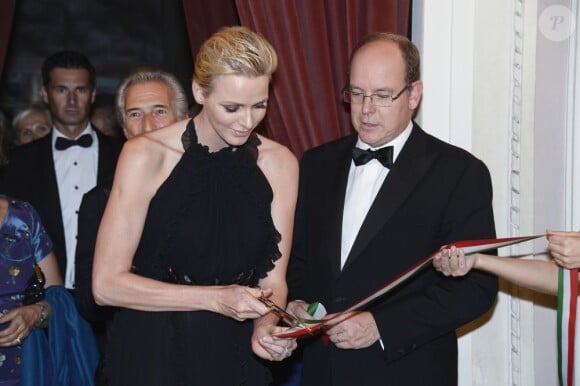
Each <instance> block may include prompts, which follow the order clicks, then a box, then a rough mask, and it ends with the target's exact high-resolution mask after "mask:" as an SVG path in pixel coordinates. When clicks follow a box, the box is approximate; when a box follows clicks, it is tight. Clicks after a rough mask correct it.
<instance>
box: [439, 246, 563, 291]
mask: <svg viewBox="0 0 580 386" xmlns="http://www.w3.org/2000/svg"><path fill="white" fill-rule="evenodd" d="M433 266H434V267H435V269H437V270H438V271H440V272H442V273H443V274H444V275H446V276H449V275H451V276H463V275H466V274H467V273H468V272H469V271H470V270H471V269H472V268H475V269H480V270H482V271H485V272H489V273H491V274H494V275H496V276H499V277H501V278H503V279H505V280H508V281H510V282H512V283H515V284H517V285H520V286H523V287H527V288H530V289H532V290H535V291H539V292H544V293H548V294H553V295H554V294H556V293H557V292H558V267H557V266H556V264H554V262H552V261H542V260H525V259H518V258H510V257H501V256H492V255H486V254H482V253H477V254H474V255H469V256H465V255H464V253H463V250H462V249H455V248H451V249H449V250H444V251H441V252H439V253H438V254H437V255H435V256H434V258H433Z"/></svg>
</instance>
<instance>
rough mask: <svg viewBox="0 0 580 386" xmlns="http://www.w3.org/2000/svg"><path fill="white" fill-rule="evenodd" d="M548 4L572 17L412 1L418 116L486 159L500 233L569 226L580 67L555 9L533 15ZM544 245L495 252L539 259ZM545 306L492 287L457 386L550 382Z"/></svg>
mask: <svg viewBox="0 0 580 386" xmlns="http://www.w3.org/2000/svg"><path fill="white" fill-rule="evenodd" d="M554 5H560V6H563V7H564V8H563V9H564V11H566V10H570V12H571V13H570V15H576V17H577V15H578V10H577V4H576V2H575V1H574V2H572V0H570V1H564V0H559V1H554V0H552V1H548V0H532V1H524V0H507V1H506V0H438V1H433V0H415V1H414V2H413V6H414V9H413V40H414V41H415V42H416V44H417V45H418V46H419V48H420V50H421V51H422V59H423V66H422V71H423V81H424V83H425V92H424V99H423V102H422V107H421V111H420V112H419V114H418V116H417V120H418V122H419V124H421V125H422V126H423V127H424V128H425V129H426V130H427V131H428V132H430V133H432V134H434V135H436V136H438V137H440V138H442V139H443V140H446V141H448V142H451V143H453V144H456V145H459V146H461V147H464V148H466V149H467V150H469V151H471V152H472V153H473V154H475V155H476V156H477V157H479V158H481V159H482V160H483V161H484V162H485V163H486V164H487V166H488V167H489V169H490V172H491V174H492V181H493V185H494V212H495V216H496V229H497V233H498V236H500V237H501V236H512V235H513V236H516V235H528V234H536V233H543V232H544V231H545V230H546V228H553V229H568V230H570V229H579V228H580V223H579V220H580V204H577V205H576V206H574V205H573V203H574V202H577V203H580V188H579V187H580V181H578V180H580V179H574V178H573V176H574V173H573V170H574V166H576V170H578V169H579V168H580V157H578V156H577V157H574V154H580V153H579V150H576V149H580V146H579V144H578V142H580V138H578V137H579V136H574V134H575V130H573V128H574V127H576V126H577V125H575V123H576V121H577V120H578V119H579V118H578V117H576V116H575V115H574V111H576V110H578V107H579V105H580V101H579V100H580V97H576V95H577V94H578V93H579V92H578V88H579V87H577V84H578V81H577V80H576V77H575V74H576V73H577V72H578V67H579V66H580V65H579V64H578V63H579V60H576V57H577V56H578V54H577V51H578V50H576V44H577V43H576V35H575V34H574V35H572V36H571V37H569V36H565V37H564V38H563V39H562V40H557V39H559V37H558V33H560V34H561V28H562V26H563V25H564V24H565V23H562V20H564V21H566V20H565V19H558V18H554V15H556V16H558V17H559V16H560V15H561V14H562V9H557V10H556V11H557V12H556V14H553V13H552V14H547V13H544V14H543V13H542V12H544V11H545V10H546V9H547V8H548V7H550V6H554ZM548 11H554V8H549V9H548ZM558 12H559V13H558ZM563 15H564V16H566V15H565V14H563ZM570 18H571V19H573V21H574V20H575V17H573V16H570V17H569V19H570ZM546 22H547V23H546ZM542 23H543V24H542ZM538 26H541V28H538ZM579 74H580V72H579ZM578 111H580V110H578ZM545 246H546V242H545V240H544V239H540V240H539V241H537V242H535V243H526V244H523V245H520V246H515V247H512V248H506V249H505V250H501V251H500V254H504V255H528V256H527V257H526V258H540V259H546V258H547V256H546V255H545V254H543V252H544V251H545ZM532 253H535V254H534V255H532ZM554 301H555V300H554V297H548V296H541V295H539V294H535V293H533V292H531V291H528V290H525V289H523V288H520V287H516V286H513V285H511V284H510V283H507V282H504V281H502V282H501V292H500V294H499V296H498V302H497V304H496V306H495V308H494V310H493V313H492V314H490V315H487V316H486V317H485V318H482V319H481V320H479V321H477V322H475V323H473V324H471V325H469V326H466V327H465V328H462V329H461V330H460V331H459V333H460V335H461V339H460V347H459V350H460V363H459V369H458V371H459V383H460V385H494V386H496V385H525V386H533V385H537V386H545V385H556V384H557V374H556V340H555V331H556V325H555V312H554Z"/></svg>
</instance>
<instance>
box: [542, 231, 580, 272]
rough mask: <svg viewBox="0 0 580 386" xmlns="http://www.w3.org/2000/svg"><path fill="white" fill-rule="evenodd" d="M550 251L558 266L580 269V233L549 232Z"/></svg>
mask: <svg viewBox="0 0 580 386" xmlns="http://www.w3.org/2000/svg"><path fill="white" fill-rule="evenodd" d="M547 238H548V242H549V244H548V249H549V250H550V255H552V258H553V259H554V261H555V262H556V264H558V265H560V266H562V267H564V268H568V269H574V268H580V232H557V231H551V230H549V231H548V235H547Z"/></svg>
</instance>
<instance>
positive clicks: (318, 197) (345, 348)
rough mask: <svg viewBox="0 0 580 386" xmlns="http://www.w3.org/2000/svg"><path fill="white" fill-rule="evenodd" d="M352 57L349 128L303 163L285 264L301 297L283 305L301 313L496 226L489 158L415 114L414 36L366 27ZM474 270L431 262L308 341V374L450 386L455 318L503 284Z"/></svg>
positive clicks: (308, 379)
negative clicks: (428, 128)
mask: <svg viewBox="0 0 580 386" xmlns="http://www.w3.org/2000/svg"><path fill="white" fill-rule="evenodd" d="M348 70H349V80H348V84H347V85H346V87H345V88H344V91H343V99H344V102H346V103H348V104H349V105H350V111H351V120H352V124H353V127H354V130H355V131H356V134H355V135H351V136H348V137H345V138H342V139H339V140H336V141H334V142H330V143H327V144H324V145H322V146H319V147H317V148H315V149H312V150H310V151H307V152H306V153H305V154H304V156H303V158H302V162H301V167H300V187H299V197H298V204H297V209H296V218H295V228H294V242H293V248H292V256H291V259H290V267H289V270H288V285H289V290H290V292H289V299H300V300H295V301H292V302H290V303H289V305H288V310H289V311H290V312H292V313H294V314H296V315H298V316H303V317H307V315H308V314H307V313H306V309H307V306H308V305H309V303H312V302H320V303H322V304H323V305H324V306H325V307H326V309H327V310H328V312H329V313H330V314H332V313H336V312H339V311H342V310H344V309H346V308H348V307H350V306H351V305H353V304H355V303H356V302H358V301H359V300H361V299H363V298H365V297H366V296H368V295H370V294H371V293H373V292H375V291H376V290H378V289H379V288H381V287H382V286H383V285H384V284H386V283H388V282H389V281H391V280H393V279H394V278H396V277H397V276H399V275H400V274H402V273H404V272H405V271H407V270H408V269H409V268H410V267H412V266H413V265H414V264H415V263H417V262H419V261H420V260H422V259H424V258H425V257H427V256H429V255H430V254H432V253H433V252H435V251H437V250H438V249H439V247H441V246H442V245H444V244H447V243H452V242H454V241H459V240H466V239H482V238H494V237H495V227H494V220H493V212H492V186H491V180H490V175H489V172H488V170H487V167H486V166H485V165H484V164H483V163H482V162H481V161H480V160H478V159H476V158H475V157H473V156H472V155H471V154H469V153H468V152H466V151H464V150H462V149H459V148H457V147H454V146H452V145H450V144H448V143H445V142H442V141H440V140H438V139H436V138H434V137H433V136H431V135H429V134H427V133H426V132H424V131H423V130H422V129H421V128H420V127H419V126H418V125H417V124H416V123H415V122H413V120H412V118H413V116H414V114H415V111H416V109H417V108H418V106H419V102H420V100H421V95H422V91H423V84H422V82H421V80H420V58H419V52H418V50H417V48H416V47H415V45H414V44H413V43H411V42H410V41H409V40H408V39H407V38H405V37H403V36H399V35H394V34H387V33H375V34H371V35H369V36H367V37H366V38H364V39H363V40H362V41H361V42H359V43H358V45H357V46H356V47H355V48H354V50H353V52H352V54H351V58H350V64H349V67H348ZM434 92H436V91H434ZM474 273H475V272H473V273H471V274H470V275H468V276H465V277H464V278H462V279H463V280H449V279H448V278H446V277H444V276H443V275H441V274H439V273H438V272H436V271H435V270H433V269H425V270H423V271H421V272H420V273H418V274H417V275H416V276H415V277H413V278H411V279H410V280H409V281H408V282H405V283H404V284H402V285H401V286H399V287H398V288H397V289H396V290H395V291H393V293H391V294H388V295H386V296H385V297H383V298H381V299H378V300H377V301H375V302H373V303H372V304H371V305H370V306H368V307H367V308H366V309H364V310H361V311H360V312H356V313H352V314H351V315H350V318H348V319H345V320H344V321H342V322H341V323H338V324H336V325H334V326H333V327H332V328H330V329H328V330H327V331H326V337H325V338H324V339H320V337H313V338H311V339H308V340H304V341H303V345H304V354H303V373H302V385H304V386H311V385H316V386H329V385H333V386H334V385H345V386H346V385H366V386H369V385H370V386H372V385H397V386H424V385H430V386H450V385H456V384H457V338H456V333H455V330H456V328H458V327H460V326H462V325H464V324H465V323H467V322H469V321H471V320H473V319H475V318H477V317H478V316H480V315H481V314H483V313H484V312H486V311H487V310H488V309H489V308H490V307H491V306H492V304H493V302H494V299H495V297H496V294H497V279H496V278H495V277H494V276H490V275H486V274H484V273H481V272H477V274H474ZM326 338H327V339H326ZM325 340H326V343H325Z"/></svg>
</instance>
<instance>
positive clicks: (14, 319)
mask: <svg viewBox="0 0 580 386" xmlns="http://www.w3.org/2000/svg"><path fill="white" fill-rule="evenodd" d="M41 311H42V306H41V305H40V304H38V303H37V304H31V305H28V306H21V307H18V308H15V309H13V310H10V311H9V312H8V313H7V314H5V315H4V316H2V317H1V318H0V323H9V325H8V327H6V328H5V329H4V330H2V331H0V347H10V346H17V345H20V344H22V342H23V341H24V339H26V337H27V336H28V335H29V334H30V331H32V329H33V328H34V327H35V324H36V321H38V320H39V319H40V313H41Z"/></svg>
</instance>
